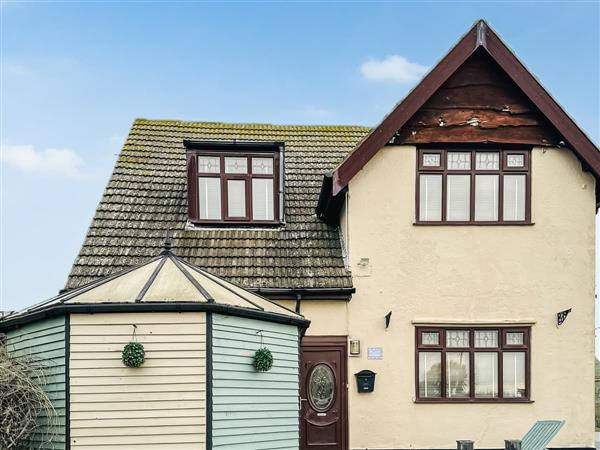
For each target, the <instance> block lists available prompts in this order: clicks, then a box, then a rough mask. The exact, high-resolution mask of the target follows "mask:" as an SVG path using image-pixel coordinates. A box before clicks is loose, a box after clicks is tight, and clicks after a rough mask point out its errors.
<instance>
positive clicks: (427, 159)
mask: <svg viewBox="0 0 600 450" xmlns="http://www.w3.org/2000/svg"><path fill="white" fill-rule="evenodd" d="M441 163H442V155H440V154H439V153H424V154H423V167H440V166H441Z"/></svg>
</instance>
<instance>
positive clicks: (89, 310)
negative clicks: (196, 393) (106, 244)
mask: <svg viewBox="0 0 600 450" xmlns="http://www.w3.org/2000/svg"><path fill="white" fill-rule="evenodd" d="M197 311H203V312H213V313H219V314H226V315H230V316H237V317H245V318H249V319H258V320H265V321H268V322H275V323H282V324H287V325H296V326H298V327H300V328H308V327H309V326H310V320H307V319H304V318H300V317H291V316H286V315H284V314H277V313H273V312H269V311H258V310H253V309H248V308H242V307H238V306H230V305H222V304H219V303H204V302H202V303H200V302H168V303H167V302H155V303H152V302H143V303H94V304H70V305H66V304H64V303H59V304H56V305H53V306H51V307H49V308H46V309H42V310H39V311H34V312H30V313H27V314H23V315H19V316H18V317H14V318H12V319H11V318H9V317H6V318H3V319H2V320H0V334H1V333H4V332H6V331H8V330H11V329H13V328H18V327H19V326H22V325H25V324H27V323H31V322H35V321H38V320H42V319H46V318H49V317H55V316H59V315H61V314H69V313H76V314H77V313H80V314H93V313H123V312H197Z"/></svg>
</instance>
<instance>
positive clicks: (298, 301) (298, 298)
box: [296, 292, 302, 314]
mask: <svg viewBox="0 0 600 450" xmlns="http://www.w3.org/2000/svg"><path fill="white" fill-rule="evenodd" d="M301 301H302V294H300V293H299V292H298V293H297V294H296V314H300V302H301Z"/></svg>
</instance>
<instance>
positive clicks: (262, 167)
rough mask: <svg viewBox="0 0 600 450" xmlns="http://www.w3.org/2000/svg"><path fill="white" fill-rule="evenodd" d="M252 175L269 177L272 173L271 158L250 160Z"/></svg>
mask: <svg viewBox="0 0 600 450" xmlns="http://www.w3.org/2000/svg"><path fill="white" fill-rule="evenodd" d="M252 173H255V174H259V175H271V174H272V173H273V158H252Z"/></svg>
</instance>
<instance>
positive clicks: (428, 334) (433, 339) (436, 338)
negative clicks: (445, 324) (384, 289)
mask: <svg viewBox="0 0 600 450" xmlns="http://www.w3.org/2000/svg"><path fill="white" fill-rule="evenodd" d="M421 343H422V344H423V345H440V333H438V332H437V331H423V332H422V333H421Z"/></svg>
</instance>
